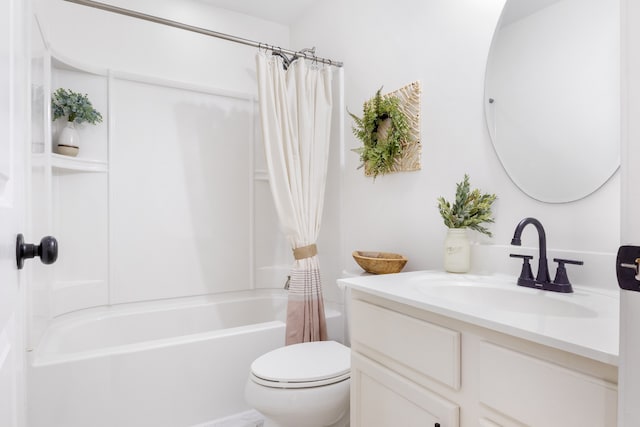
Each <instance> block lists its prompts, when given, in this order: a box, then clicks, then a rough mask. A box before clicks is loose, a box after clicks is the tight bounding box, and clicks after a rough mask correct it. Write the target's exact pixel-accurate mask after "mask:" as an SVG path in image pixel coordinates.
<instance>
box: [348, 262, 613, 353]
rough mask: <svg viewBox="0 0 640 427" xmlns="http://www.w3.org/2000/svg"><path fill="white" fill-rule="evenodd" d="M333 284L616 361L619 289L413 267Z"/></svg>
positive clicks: (554, 346)
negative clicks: (554, 288) (565, 288)
mask: <svg viewBox="0 0 640 427" xmlns="http://www.w3.org/2000/svg"><path fill="white" fill-rule="evenodd" d="M338 285H339V286H341V287H342V286H346V287H348V288H351V289H357V290H358V291H362V292H366V293H369V294H372V295H376V296H379V297H382V298H386V299H389V300H392V301H395V302H399V303H402V304H406V305H409V306H412V307H415V308H419V309H422V310H426V311H429V312H432V313H436V314H439V315H442V316H446V317H450V318H452V319H457V320H460V321H464V322H467V323H471V324H474V325H478V326H482V327H485V328H487V329H492V330H495V331H498V332H502V333H505V334H508V335H511V336H514V337H518V338H522V339H525V340H528V341H532V342H535V343H538V344H542V345H546V346H549V347H553V348H557V349H560V350H564V351H568V352H571V353H574V354H577V355H580V356H584V357H587V358H590V359H594V360H598V361H600V362H604V363H607V364H610V365H615V366H617V365H618V340H619V333H618V331H619V291H618V290H617V289H614V290H606V289H600V288H591V287H580V286H574V287H573V290H574V292H573V293H571V294H562V293H557V292H550V291H542V290H537V289H531V288H524V287H521V286H517V285H516V278H515V277H511V276H505V275H490V276H478V275H470V274H451V273H444V272H438V271H414V272H408V273H398V274H387V275H379V276H373V275H371V276H359V277H352V278H345V279H340V280H338Z"/></svg>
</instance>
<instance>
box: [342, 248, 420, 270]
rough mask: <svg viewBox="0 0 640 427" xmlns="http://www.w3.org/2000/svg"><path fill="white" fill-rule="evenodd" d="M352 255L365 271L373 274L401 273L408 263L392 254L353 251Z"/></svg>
mask: <svg viewBox="0 0 640 427" xmlns="http://www.w3.org/2000/svg"><path fill="white" fill-rule="evenodd" d="M351 255H352V256H353V259H355V260H356V262H357V263H358V265H359V266H360V267H362V269H363V270H364V271H366V272H367V273H372V274H390V273H399V272H400V271H402V269H403V268H404V266H405V264H406V263H407V261H408V260H407V258H405V257H404V256H402V255H400V254H394V253H391V252H371V251H353V253H352V254H351Z"/></svg>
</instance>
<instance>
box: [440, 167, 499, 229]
mask: <svg viewBox="0 0 640 427" xmlns="http://www.w3.org/2000/svg"><path fill="white" fill-rule="evenodd" d="M495 200H496V195H495V194H481V193H480V190H478V189H477V188H476V189H475V190H473V191H470V184H469V175H467V174H465V175H464V180H463V181H462V182H459V183H458V184H456V201H455V203H454V204H453V205H451V204H450V203H449V202H448V201H446V200H445V199H444V198H443V197H438V208H439V209H440V215H442V218H443V219H444V224H445V225H446V226H447V227H449V228H470V229H472V230H476V231H479V232H480V233H483V234H486V235H487V236H489V237H491V232H490V231H489V230H488V229H487V228H485V227H483V226H482V225H481V224H483V223H485V222H486V223H492V222H494V219H493V218H492V217H491V205H492V204H493V202H494V201H495Z"/></svg>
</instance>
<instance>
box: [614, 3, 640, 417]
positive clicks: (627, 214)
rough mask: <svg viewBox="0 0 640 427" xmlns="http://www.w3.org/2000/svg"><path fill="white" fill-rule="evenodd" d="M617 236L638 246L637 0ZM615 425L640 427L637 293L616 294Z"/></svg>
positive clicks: (631, 9)
mask: <svg viewBox="0 0 640 427" xmlns="http://www.w3.org/2000/svg"><path fill="white" fill-rule="evenodd" d="M621 6H622V7H621V17H622V39H621V41H622V51H621V58H622V110H621V111H622V159H621V172H622V218H621V220H622V230H621V231H622V239H621V240H622V241H621V244H623V245H625V244H628V245H635V246H640V2H638V1H637V0H623V1H622V4H621ZM619 393H620V394H619V398H618V402H619V414H618V415H619V416H618V425H619V426H620V427H637V426H640V405H638V402H640V292H631V291H621V294H620V369H619Z"/></svg>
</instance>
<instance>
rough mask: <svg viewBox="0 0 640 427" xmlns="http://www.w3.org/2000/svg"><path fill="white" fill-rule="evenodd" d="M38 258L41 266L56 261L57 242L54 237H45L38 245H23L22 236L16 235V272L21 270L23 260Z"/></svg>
mask: <svg viewBox="0 0 640 427" xmlns="http://www.w3.org/2000/svg"><path fill="white" fill-rule="evenodd" d="M36 256H39V257H40V261H42V263H43V264H53V263H54V262H56V260H57V259H58V241H57V240H56V239H55V237H51V236H46V237H43V238H42V240H40V244H39V245H34V244H32V243H25V242H24V236H23V235H22V234H18V237H17V238H16V264H17V266H18V270H22V267H23V266H24V260H25V259H29V258H34V257H36Z"/></svg>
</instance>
